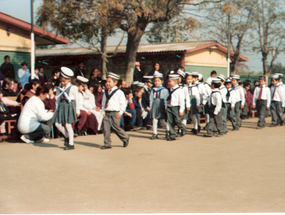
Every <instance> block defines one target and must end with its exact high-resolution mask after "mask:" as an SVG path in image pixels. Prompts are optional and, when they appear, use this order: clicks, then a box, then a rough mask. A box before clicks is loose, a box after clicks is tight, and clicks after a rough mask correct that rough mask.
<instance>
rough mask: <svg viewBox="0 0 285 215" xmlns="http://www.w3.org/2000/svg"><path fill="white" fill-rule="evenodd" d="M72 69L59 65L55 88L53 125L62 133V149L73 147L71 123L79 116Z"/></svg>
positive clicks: (76, 90)
mask: <svg viewBox="0 0 285 215" xmlns="http://www.w3.org/2000/svg"><path fill="white" fill-rule="evenodd" d="M72 76H73V71H72V70H71V69H69V68H67V67H61V77H60V80H61V85H60V86H59V87H57V88H56V110H55V115H54V122H55V126H56V127H57V128H58V130H59V131H60V132H61V133H62V134H63V135H64V137H65V138H64V145H65V148H64V150H71V149H74V142H73V137H74V133H73V129H72V123H75V122H77V117H79V116H80V109H79V107H78V88H77V87H76V86H74V85H72V84H71V83H70V82H71V77H72Z"/></svg>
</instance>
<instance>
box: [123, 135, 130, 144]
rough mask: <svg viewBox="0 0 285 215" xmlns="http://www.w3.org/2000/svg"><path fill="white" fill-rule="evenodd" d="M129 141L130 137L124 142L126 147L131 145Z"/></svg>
mask: <svg viewBox="0 0 285 215" xmlns="http://www.w3.org/2000/svg"><path fill="white" fill-rule="evenodd" d="M129 140H130V136H129V137H128V139H127V140H126V141H125V142H124V147H127V146H128V145H129Z"/></svg>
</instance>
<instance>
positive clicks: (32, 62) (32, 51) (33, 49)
mask: <svg viewBox="0 0 285 215" xmlns="http://www.w3.org/2000/svg"><path fill="white" fill-rule="evenodd" d="M33 4H34V0H31V79H34V77H35V36H34V7H33Z"/></svg>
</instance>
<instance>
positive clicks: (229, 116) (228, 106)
mask: <svg viewBox="0 0 285 215" xmlns="http://www.w3.org/2000/svg"><path fill="white" fill-rule="evenodd" d="M225 105H226V111H227V119H229V120H230V122H231V123H232V126H233V128H235V127H236V114H235V109H232V108H231V106H232V105H231V104H230V103H226V104H225Z"/></svg>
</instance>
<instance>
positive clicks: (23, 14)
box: [0, 0, 284, 72]
mask: <svg viewBox="0 0 285 215" xmlns="http://www.w3.org/2000/svg"><path fill="white" fill-rule="evenodd" d="M42 2H43V1H42V0H34V17H35V16H36V10H37V8H38V7H39V6H40V5H41V4H42ZM0 12H3V13H5V14H8V15H10V16H13V17H16V18H18V19H21V20H24V21H26V22H31V0H0ZM119 40H120V38H118V37H114V38H110V39H109V40H108V45H116V44H117V43H118V41H119ZM125 42H126V40H125ZM142 43H145V40H143V41H142ZM243 55H244V56H245V57H247V58H248V59H249V62H248V63H246V64H247V66H248V67H249V68H250V71H255V72H258V71H262V63H261V54H256V53H243ZM283 58H284V55H282V56H281V55H280V56H279V58H278V61H279V62H281V63H282V61H281V59H283Z"/></svg>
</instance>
